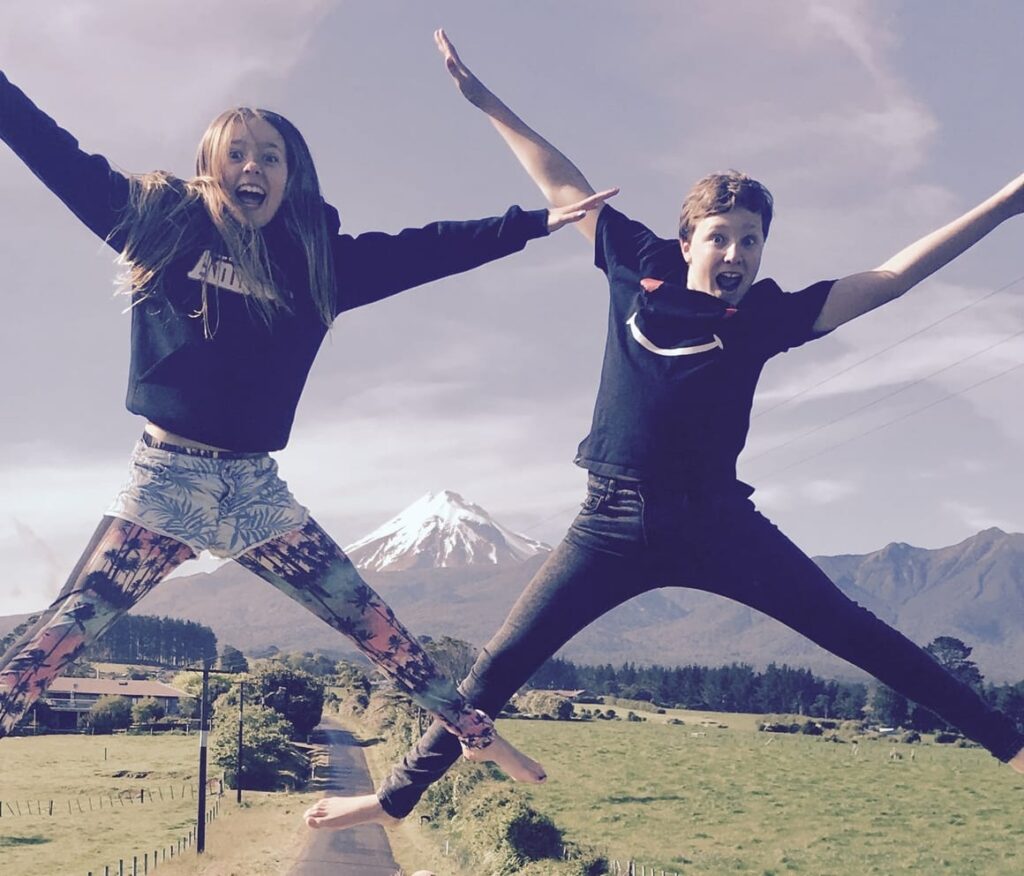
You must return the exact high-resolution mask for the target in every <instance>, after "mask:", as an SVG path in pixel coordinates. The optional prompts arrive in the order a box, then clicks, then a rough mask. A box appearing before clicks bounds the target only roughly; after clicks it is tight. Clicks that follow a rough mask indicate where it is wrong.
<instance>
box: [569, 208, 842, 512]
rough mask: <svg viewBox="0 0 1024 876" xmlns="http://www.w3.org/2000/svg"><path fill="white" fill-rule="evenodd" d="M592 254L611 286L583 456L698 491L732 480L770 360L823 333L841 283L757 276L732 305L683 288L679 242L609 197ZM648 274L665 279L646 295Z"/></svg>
mask: <svg viewBox="0 0 1024 876" xmlns="http://www.w3.org/2000/svg"><path fill="white" fill-rule="evenodd" d="M594 263H595V264H596V265H597V267H599V268H600V269H601V270H602V271H604V272H605V274H606V275H607V276H608V284H609V287H610V291H611V303H610V308H609V315H608V339H607V342H606V344H605V353H604V365H603V367H602V370H601V384H600V389H599V390H598V394H597V403H596V405H595V407H594V420H593V424H592V426H591V430H590V434H589V435H588V436H587V437H586V438H585V439H584V440H583V442H582V443H581V444H580V447H579V452H578V454H577V456H576V463H577V465H580V466H582V467H584V468H586V469H589V470H590V471H593V472H596V473H598V474H603V475H607V476H610V477H623V478H630V479H634V480H641V481H653V482H658V483H669V484H672V485H676V486H685V487H687V488H691V489H702V488H713V489H721V488H724V487H727V486H735V485H736V484H737V481H736V458H737V457H738V456H739V453H740V451H741V450H742V449H743V445H744V443H745V442H746V437H747V431H748V430H749V428H750V409H751V406H752V405H753V400H754V390H755V388H756V386H757V381H758V378H759V377H760V374H761V369H762V368H763V367H764V364H765V362H767V361H768V360H769V359H770V358H771V357H772V356H774V355H776V354H777V353H781V352H783V351H785V350H788V349H790V348H791V347H796V346H799V345H800V344H803V343H805V342H806V341H809V340H811V339H813V338H816V337H820V336H821V335H822V334H824V332H815V331H814V329H813V325H814V322H815V320H816V319H817V318H818V315H819V313H820V312H821V308H822V306H823V305H824V303H825V297H826V296H827V295H828V292H829V289H830V288H831V287H832V282H831V281H823V282H819V283H815V284H814V285H813V286H810V287H808V288H807V289H804V290H803V291H802V292H796V293H785V292H783V291H782V290H781V289H780V288H779V287H778V285H777V284H776V283H775V282H774V281H772V280H760V281H758V282H757V283H755V284H754V285H753V286H751V288H750V289H749V290H748V292H747V293H746V295H744V297H743V300H742V301H741V302H740V303H739V305H737V306H735V307H733V306H730V305H729V304H727V303H726V302H725V301H722V300H721V299H719V298H715V297H714V296H712V295H708V294H706V293H704V292H695V291H693V290H690V289H687V288H686V263H685V261H684V260H683V257H682V253H681V251H680V248H679V242H678V241H677V240H664V239H662V238H659V237H657V236H656V235H655V234H654V233H653V232H651V231H650V230H649V229H648V228H646V227H645V226H644V225H642V224H640V223H639V222H635V221H633V220H632V219H629V218H628V217H627V216H624V215H623V214H622V213H620V212H618V211H617V210H615V209H613V208H612V207H608V206H605V207H604V209H602V211H601V214H600V216H599V217H598V223H597V240H596V243H595V256H594ZM644 278H652V279H655V280H662V281H664V282H663V283H662V284H661V285H660V286H659V287H658V288H657V289H656V290H655V291H652V292H645V291H644V289H643V287H642V286H641V285H640V281H641V279H644ZM747 490H748V492H749V488H747Z"/></svg>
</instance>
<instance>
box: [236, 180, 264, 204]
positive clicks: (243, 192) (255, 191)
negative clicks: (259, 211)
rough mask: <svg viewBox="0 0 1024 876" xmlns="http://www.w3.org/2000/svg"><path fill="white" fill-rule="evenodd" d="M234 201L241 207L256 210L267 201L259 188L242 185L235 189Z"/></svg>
mask: <svg viewBox="0 0 1024 876" xmlns="http://www.w3.org/2000/svg"><path fill="white" fill-rule="evenodd" d="M235 199H236V200H237V201H238V203H239V204H241V205H242V206H243V207H250V208H256V207H259V206H260V205H261V204H262V203H263V202H264V201H265V200H266V199H267V193H266V192H265V191H263V189H261V188H260V187H259V186H255V185H252V184H251V183H243V184H242V185H240V186H239V187H238V188H237V189H235Z"/></svg>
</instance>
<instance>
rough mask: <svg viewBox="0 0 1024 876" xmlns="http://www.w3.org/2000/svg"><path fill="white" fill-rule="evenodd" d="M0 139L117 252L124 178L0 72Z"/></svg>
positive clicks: (126, 189) (126, 188) (126, 184)
mask: <svg viewBox="0 0 1024 876" xmlns="http://www.w3.org/2000/svg"><path fill="white" fill-rule="evenodd" d="M0 139H2V140H3V141H4V142H6V143H7V145H8V146H10V148H11V149H12V150H13V151H14V153H15V154H16V155H17V156H18V157H19V158H20V159H21V160H22V161H24V162H25V164H26V165H27V166H28V168H29V169H30V170H31V171H32V172H33V173H34V174H35V175H36V176H37V177H39V179H41V180H42V181H43V183H44V184H45V185H46V187H47V188H49V189H50V191H52V192H53V193H54V194H55V195H56V196H57V197H58V198H60V199H61V200H62V201H63V202H64V203H65V204H66V205H67V206H68V207H69V208H70V210H71V211H72V212H73V213H74V214H75V215H76V216H77V217H78V218H79V219H81V220H82V222H84V223H85V224H86V225H87V226H88V227H89V228H90V229H91V230H92V231H93V232H94V233H95V234H96V235H98V236H99V237H101V238H103V239H104V240H106V241H107V242H108V243H109V244H110V245H111V246H112V247H113V248H114V249H116V250H120V249H121V248H122V246H123V241H122V240H119V239H112V238H111V236H110V235H111V232H112V231H114V229H115V228H116V227H117V226H118V223H119V222H120V221H121V218H122V215H123V211H124V209H125V207H126V206H127V204H128V200H129V182H128V178H127V177H126V176H125V175H124V174H122V173H120V172H118V171H116V170H114V169H113V168H111V166H110V164H109V163H108V162H107V160H106V159H105V158H104V157H103V156H102V155H90V154H88V153H87V152H84V151H82V150H81V149H80V148H79V146H78V141H77V140H76V139H75V138H74V137H72V136H71V134H69V133H68V132H67V131H65V130H64V129H63V128H61V127H60V126H59V125H57V123H56V122H55V121H54V120H53V119H51V118H50V117H49V116H48V115H46V113H44V112H43V111H42V110H40V109H39V108H38V107H37V106H36V105H35V104H34V103H32V101H31V100H29V99H28V98H27V97H26V96H25V94H24V93H23V92H22V91H21V90H20V89H19V88H17V87H15V86H14V85H12V84H11V83H10V82H9V81H8V79H7V77H6V76H5V75H4V74H3V72H2V71H0Z"/></svg>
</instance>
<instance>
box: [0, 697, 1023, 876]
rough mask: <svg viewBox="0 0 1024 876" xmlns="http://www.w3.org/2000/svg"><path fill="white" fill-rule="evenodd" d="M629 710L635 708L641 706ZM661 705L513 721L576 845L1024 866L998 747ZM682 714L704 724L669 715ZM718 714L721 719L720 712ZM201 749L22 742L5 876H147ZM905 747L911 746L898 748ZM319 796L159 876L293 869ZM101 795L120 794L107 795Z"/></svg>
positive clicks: (255, 801) (413, 829) (645, 860)
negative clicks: (794, 727) (782, 726)
mask: <svg viewBox="0 0 1024 876" xmlns="http://www.w3.org/2000/svg"><path fill="white" fill-rule="evenodd" d="M613 706H614V708H615V709H616V710H617V711H618V712H619V714H623V715H624V714H625V713H626V712H627V711H628V709H629V705H628V704H622V703H619V704H613ZM646 717H648V718H649V720H648V721H647V722H645V723H630V722H627V721H611V722H609V721H593V722H588V723H583V722H573V723H561V722H554V721H502V722H501V725H500V726H501V730H502V732H503V733H504V734H505V735H507V736H508V737H509V738H510V739H511V740H512V741H513V742H515V743H516V744H517V745H521V746H522V747H523V748H524V749H525V750H526V751H528V752H530V753H531V754H533V755H535V756H537V757H539V758H540V759H541V760H543V762H544V763H545V765H546V767H547V769H548V772H549V775H550V777H551V778H550V781H549V782H548V783H547V784H546V785H544V786H541V787H538V788H533V789H530V791H529V793H530V794H531V796H532V798H533V801H534V804H535V805H536V806H537V808H538V809H540V810H541V811H543V812H544V813H546V814H548V815H550V816H551V817H552V818H553V819H554V820H555V821H556V823H557V824H558V825H559V826H561V827H562V828H564V829H565V831H566V835H567V838H568V839H571V840H575V841H577V842H580V843H585V844H588V845H592V846H595V847H597V848H599V849H602V850H604V851H605V852H606V853H607V854H608V856H609V857H610V858H612V859H615V860H618V861H620V862H622V863H623V864H624V863H625V862H626V860H628V859H629V858H634V859H636V860H637V862H638V863H641V864H644V865H646V867H647V868H648V869H647V872H648V873H649V874H650V873H652V868H653V872H654V873H658V874H659V876H660V872H659V871H661V870H664V871H665V872H666V873H672V872H676V873H679V874H687V876H691V874H709V876H719V874H730V873H750V874H757V876H769V874H774V876H781V874H786V873H803V874H809V876H863V874H886V876H888V874H896V873H915V874H936V873H949V874H955V876H998V874H1008V876H1009V874H1013V876H1018V874H1020V873H1024V850H1022V842H1021V840H1022V834H1024V829H1022V828H1021V827H1020V826H1019V825H1018V821H1019V813H1020V810H1021V808H1022V805H1021V804H1022V803H1024V778H1022V777H1019V776H1016V775H1015V774H1014V773H1012V772H1011V771H1010V770H1009V769H1008V768H1006V767H1004V766H1001V765H999V764H998V763H996V761H994V760H993V759H992V758H991V757H990V756H989V755H988V754H986V753H985V752H984V751H981V750H979V749H962V748H955V747H952V746H943V745H934V744H923V745H915V746H909V745H899V744H894V743H892V742H891V741H888V740H872V739H863V738H862V739H861V741H860V742H859V743H858V745H857V746H854V745H852V744H850V743H849V742H847V743H846V744H837V743H832V742H828V741H826V740H825V739H823V738H820V737H809V736H801V735H781V734H767V733H758V732H756V729H755V727H756V724H757V720H758V716H751V715H718V714H707V713H684V712H670V713H668V714H667V715H647V716H646ZM672 717H680V718H682V719H683V720H684V721H685V722H686V723H685V724H684V725H682V726H675V725H669V724H667V723H665V721H667V720H668V719H669V718H672ZM702 718H707V719H709V720H708V722H707V723H706V724H702V722H701V719H702ZM719 723H721V724H725V725H727V726H726V727H724V728H721V727H718V726H716V725H717V724H719ZM197 746H198V742H197V739H196V737H195V736H189V737H182V736H177V737H174V736H171V737H147V736H141V737H134V736H105V737H104V736H97V737H88V736H74V737H66V736H51V737H40V738H35V739H33V738H21V737H16V738H12V739H5V740H4V741H3V744H2V746H0V764H2V767H0V768H2V778H0V801H2V802H3V815H2V816H0V873H2V874H3V876H29V874H31V876H36V874H47V876H49V874H54V876H64V874H67V876H86V874H87V873H88V872H89V871H91V872H93V873H94V874H96V876H99V874H102V873H103V866H104V864H108V865H110V866H111V871H110V872H111V873H117V863H118V859H119V858H122V859H124V860H125V861H126V872H128V873H130V872H131V869H130V866H131V858H132V855H135V854H138V855H139V856H140V872H141V855H142V854H143V853H144V852H147V851H148V852H149V853H150V855H151V856H152V851H153V850H154V849H157V848H163V847H165V846H169V845H171V844H173V843H176V842H177V839H178V838H179V837H181V836H183V835H185V834H187V833H188V831H189V830H190V829H191V828H192V827H193V826H194V820H195V814H196V802H195V800H194V799H192V797H191V794H190V793H189V794H186V797H185V799H184V800H183V799H181V796H180V793H179V792H180V789H181V788H182V787H183V786H191V785H194V784H195V776H196V772H197V770H196V760H197V757H196V755H197ZM104 749H106V760H104ZM893 751H896V752H897V753H899V754H900V755H901V756H902V757H901V758H900V759H891V758H890V753H891V752H893ZM911 752H913V753H914V757H913V759H911ZM371 757H372V755H371ZM382 766H384V765H383V764H379V765H378V768H380V767H382ZM117 772H124V773H127V774H128V775H122V776H115V773H117ZM143 773H144V774H145V775H144V776H143V775H142V774H143ZM172 786H173V787H174V788H175V799H174V800H173V801H172V800H171V799H170V794H169V789H170V788H171V787H172ZM142 788H146V789H147V794H153V795H154V796H155V797H156V799H155V800H153V801H152V802H151V803H149V802H147V803H146V804H143V805H139V804H138V803H137V802H136V803H134V804H131V803H126V805H125V806H121V805H120V804H119V802H118V800H117V792H118V791H124V790H132V791H134V792H135V796H136V798H137V796H138V791H139V790H140V789H142ZM161 788H162V789H163V795H164V799H163V800H161V799H160V796H159V789H161ZM111 795H113V798H114V806H113V808H111V806H110V804H109V800H110V797H111ZM316 796H318V794H317V792H309V793H307V794H292V795H287V794H255V793H253V792H245V799H246V805H245V806H244V807H243V808H241V809H239V808H237V807H236V805H235V803H234V795H233V794H228V795H227V796H226V797H225V798H224V799H223V800H222V803H221V814H220V817H219V818H218V819H217V820H216V821H214V822H213V823H212V824H211V825H210V826H209V827H208V831H207V854H206V855H204V856H203V857H202V858H197V857H196V855H195V853H194V850H190V851H189V852H187V853H186V854H185V855H184V856H183V857H182V858H181V859H180V860H179V859H177V858H176V859H175V861H174V863H173V864H170V863H168V864H164V863H161V864H160V867H158V870H157V871H158V872H166V873H167V874H168V876H171V874H172V873H180V874H189V876H193V874H194V876H200V874H202V876H229V874H232V876H242V874H245V876H274V874H279V873H285V872H287V870H288V868H289V866H290V863H291V861H292V860H293V858H294V856H295V853H296V851H297V849H298V847H299V846H300V845H301V844H302V842H303V841H304V840H305V828H304V827H303V826H302V825H301V822H300V821H299V818H298V816H299V814H300V813H301V811H302V810H303V809H304V808H305V806H306V805H308V803H309V802H310V801H312V800H313V799H314V798H315V797H316ZM100 798H104V799H105V800H107V801H108V802H105V803H104V804H102V806H100V805H99V804H98V802H97V801H98V800H99V799H100ZM51 799H52V800H53V801H54V815H53V816H50V815H47V814H43V815H38V814H36V806H37V802H36V801H39V802H41V804H42V807H43V811H44V813H46V812H48V801H49V800H51ZM89 800H92V802H93V807H94V808H93V809H92V810H91V811H90V810H89V808H88V802H87V801H89ZM69 801H70V802H71V806H72V813H71V815H69V814H68V802H69ZM79 803H81V805H82V808H83V810H84V811H83V812H81V813H79V809H78V805H79ZM12 804H14V805H15V806H17V805H20V807H21V810H22V814H21V815H20V816H19V815H11V814H10V806H11V805H12ZM30 808H31V810H32V814H29V813H28V810H29V809H30ZM393 835H394V834H393ZM444 835H445V831H444V830H443V828H442V829H441V830H432V829H421V828H419V827H418V825H416V824H415V820H414V819H410V820H409V822H407V824H406V825H405V826H404V827H403V828H402V829H401V831H400V832H399V835H398V836H397V837H396V838H397V839H398V846H399V849H396V852H398V859H399V860H400V861H402V863H403V864H404V865H405V866H406V868H407V870H410V871H411V870H412V869H416V868H418V867H424V866H428V867H429V866H433V868H434V869H435V871H436V872H437V873H438V874H443V876H453V873H454V871H450V870H449V869H446V867H445V864H446V862H447V863H450V861H451V859H445V858H444V857H443V856H442V855H441V854H440V853H428V852H427V848H428V847H431V846H432V847H433V848H436V847H437V845H438V842H440V843H441V844H443V842H444ZM638 872H639V871H638ZM474 876H478V874H474Z"/></svg>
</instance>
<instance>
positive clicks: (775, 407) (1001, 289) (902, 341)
mask: <svg viewBox="0 0 1024 876" xmlns="http://www.w3.org/2000/svg"><path fill="white" fill-rule="evenodd" d="M1022 280H1024V274H1021V275H1020V276H1019V277H1017V279H1015V280H1011V281H1010V282H1009V283H1006V284H1005V285H1003V286H1000V287H999V288H998V289H993V290H992V291H991V292H987V293H986V294H984V295H982V296H981V297H980V298H976V299H975V300H974V301H971V302H970V303H969V304H965V305H964V306H963V307H959V308H957V309H956V310H954V311H952V312H951V313H947V314H946V315H945V316H943V317H941V318H939V319H937V320H935V322H931V323H929V324H928V325H925V326H922V327H921V328H919V329H917V330H916V331H913V332H911V333H910V334H909V335H906V336H905V337H903V338H901V339H900V340H898V341H895V342H893V343H892V344H889V346H887V347H883V348H882V349H880V350H876V351H875V352H874V353H871V354H870V355H868V356H865V357H864V358H863V359H858V360H857V361H856V362H854V363H853V364H851V365H847V366H846V367H845V368H842V369H840V370H839V371H837V372H835V373H834V374H831V375H829V376H828V377H825V378H823V379H822V380H819V381H818V382H817V383H812V384H811V385H810V386H807V387H804V388H803V389H801V390H800V391H799V392H797V393H794V394H793V395H791V396H789V397H788V398H784V399H783V400H782V401H780V402H778V403H777V404H774V405H772V406H771V407H768V408H765V409H764V410H762V411H759V412H758V413H756V414H754V415H753V416H752V417H751V419H752V420H756V419H757V418H758V417H763V416H764V415H765V414H770V413H771V412H772V411H777V410H778V409H779V408H781V407H783V406H784V405H788V404H789V403H790V402H791V401H794V400H795V399H798V398H800V397H801V396H804V395H806V394H807V393H809V392H810V391H811V390H814V389H817V388H818V387H819V386H824V385H825V384H826V383H829V382H830V381H832V380H835V379H836V378H837V377H842V375H844V374H847V373H849V372H850V371H853V369H854V368H859V367H860V366H861V365H863V364H864V363H865V362H870V361H871V360H872V359H877V358H878V357H879V356H881V355H882V354H884V353H888V352H889V351H890V350H895V349H896V348H897V347H898V346H900V345H901V344H905V343H906V342H907V341H909V340H911V339H912V338H916V337H917V336H918V335H922V334H924V333H925V332H927V331H930V330H931V329H933V328H935V326H937V325H941V324H942V323H944V322H946V321H947V320H950V319H953V317H955V316H959V315H960V314H961V313H964V312H965V311H967V310H970V309H971V308H972V307H975V306H977V305H978V304H981V302H982V301H986V300H988V299H989V298H992V297H993V296H995V295H998V294H1000V293H1001V292H1005V291H1006V290H1007V289H1010V288H1012V287H1013V286H1016V285H1017V284H1018V283H1020V282H1021V281H1022Z"/></svg>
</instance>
